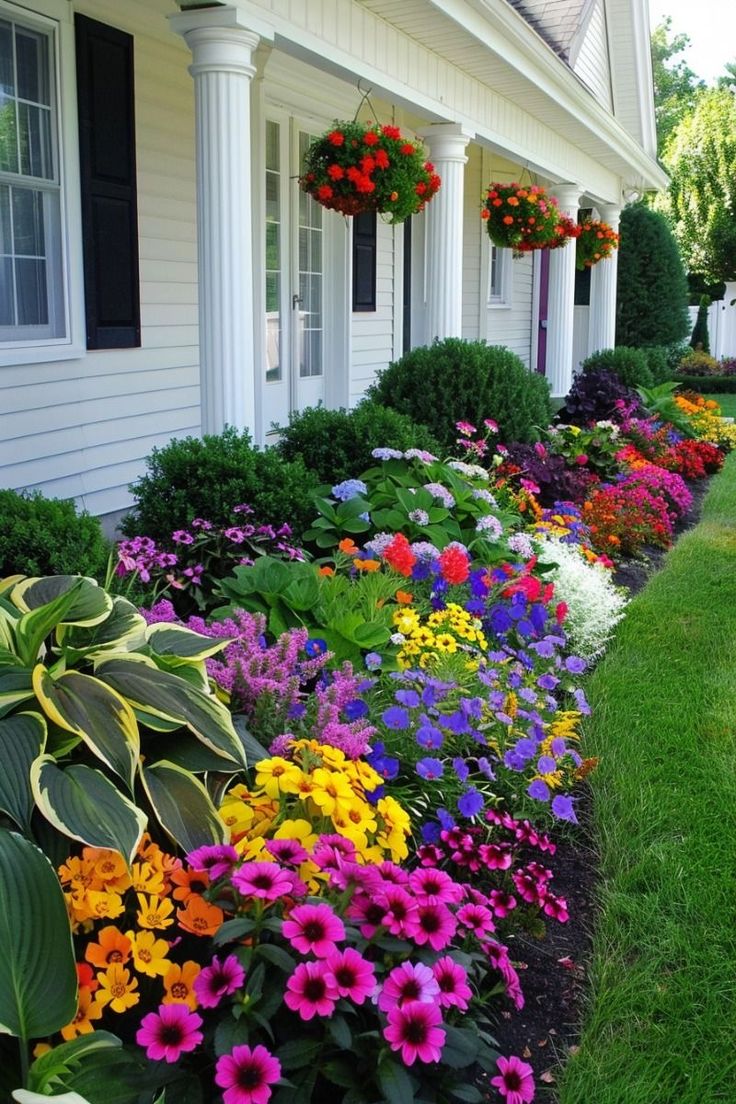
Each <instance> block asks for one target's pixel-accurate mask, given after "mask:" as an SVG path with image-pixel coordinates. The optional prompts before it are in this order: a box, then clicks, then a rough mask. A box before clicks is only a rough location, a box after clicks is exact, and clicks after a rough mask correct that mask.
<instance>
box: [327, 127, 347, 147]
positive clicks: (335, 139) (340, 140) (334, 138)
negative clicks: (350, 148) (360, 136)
mask: <svg viewBox="0 0 736 1104" xmlns="http://www.w3.org/2000/svg"><path fill="white" fill-rule="evenodd" d="M327 141H328V142H330V143H331V145H333V146H342V145H343V144H344V142H345V135H344V134H343V132H342V131H341V130H331V131H330V133H329V134H328V135H327Z"/></svg>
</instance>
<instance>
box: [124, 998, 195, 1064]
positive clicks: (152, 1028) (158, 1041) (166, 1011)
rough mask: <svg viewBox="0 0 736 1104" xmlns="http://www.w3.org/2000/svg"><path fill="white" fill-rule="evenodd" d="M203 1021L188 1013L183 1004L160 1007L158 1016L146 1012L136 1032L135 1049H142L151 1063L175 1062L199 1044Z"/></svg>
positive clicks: (193, 1013)
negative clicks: (136, 1046)
mask: <svg viewBox="0 0 736 1104" xmlns="http://www.w3.org/2000/svg"><path fill="white" fill-rule="evenodd" d="M201 1026H202V1017H201V1016H198V1015H197V1013H196V1012H190V1010H189V1008H188V1006H187V1005H186V1004H162V1005H160V1006H159V1010H158V1012H149V1013H148V1015H147V1016H144V1017H143V1019H142V1020H141V1026H140V1027H139V1028H138V1031H137V1032H136V1036H135V1041H136V1042H137V1043H138V1046H140V1047H145V1050H146V1057H147V1058H150V1059H151V1061H152V1062H160V1061H161V1060H162V1059H163V1060H164V1061H165V1062H178V1060H179V1058H180V1057H181V1055H182V1054H184V1053H185V1052H186V1051H190V1050H194V1048H195V1047H197V1046H199V1044H200V1043H201V1042H202V1038H203V1036H202V1032H201V1031H199V1030H198V1029H199V1028H200V1027H201Z"/></svg>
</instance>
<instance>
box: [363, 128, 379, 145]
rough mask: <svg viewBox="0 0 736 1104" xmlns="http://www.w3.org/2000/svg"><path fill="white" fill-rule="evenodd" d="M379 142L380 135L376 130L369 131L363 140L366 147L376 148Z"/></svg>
mask: <svg viewBox="0 0 736 1104" xmlns="http://www.w3.org/2000/svg"><path fill="white" fill-rule="evenodd" d="M377 142H378V135H377V134H376V132H375V130H368V131H366V133H365V136H364V138H363V145H364V146H375V145H376V144H377Z"/></svg>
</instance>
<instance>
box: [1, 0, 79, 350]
mask: <svg viewBox="0 0 736 1104" xmlns="http://www.w3.org/2000/svg"><path fill="white" fill-rule="evenodd" d="M0 17H5V18H6V19H9V20H11V21H14V22H16V23H21V24H23V25H24V26H27V27H30V28H32V29H37V30H40V31H43V32H45V33H46V34H48V35H49V36H50V41H49V47H50V50H49V56H50V58H51V61H52V68H53V78H54V84H53V97H52V100H53V103H54V106H55V108H56V133H55V134H54V135H53V137H52V146H53V149H54V154H55V157H56V159H57V166H58V175H59V186H60V223H61V226H60V238H61V242H60V247H61V264H60V271H61V274H62V280H63V284H64V287H63V293H62V296H61V299H62V302H63V311H64V315H65V327H64V334H63V335H62V336H60V337H37V338H35V339H34V338H27V339H25V340H18V341H2V342H0V367H2V366H9V365H19V364H39V363H47V362H51V361H55V360H70V359H80V358H82V357H84V356H85V355H86V351H87V350H86V339H85V330H86V324H85V317H84V275H83V264H82V222H81V192H80V180H79V135H78V125H77V89H76V67H75V54H74V13H73V11H72V8H71V4H69V3H68V0H26V2H23V0H20V2H18V0H0Z"/></svg>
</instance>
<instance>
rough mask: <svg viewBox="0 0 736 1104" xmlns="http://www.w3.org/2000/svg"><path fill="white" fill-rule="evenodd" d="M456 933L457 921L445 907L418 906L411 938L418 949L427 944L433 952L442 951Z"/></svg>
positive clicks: (440, 905) (437, 905)
mask: <svg viewBox="0 0 736 1104" xmlns="http://www.w3.org/2000/svg"><path fill="white" fill-rule="evenodd" d="M456 931H457V920H456V919H455V917H454V916H453V915H452V913H451V912H450V910H449V909H448V907H447V905H442V904H436V905H431V904H426V905H419V907H418V908H417V911H416V924H415V926H414V927H413V928H412V931H411V938H412V939H413V940H414V942H415V943H416V944H417V946H419V947H422V946H424V944H425V943H429V945H430V947H431V948H432V950H433V951H444V949H445V947H446V946H447V944H448V943H450V942H451V941H452V937H453V935H454V934H455V932H456Z"/></svg>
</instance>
